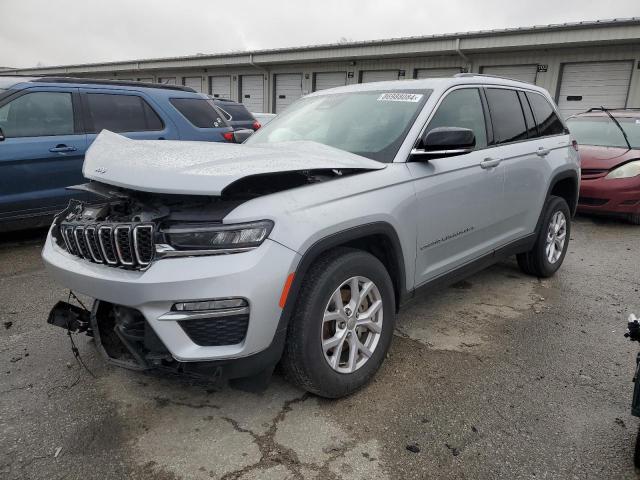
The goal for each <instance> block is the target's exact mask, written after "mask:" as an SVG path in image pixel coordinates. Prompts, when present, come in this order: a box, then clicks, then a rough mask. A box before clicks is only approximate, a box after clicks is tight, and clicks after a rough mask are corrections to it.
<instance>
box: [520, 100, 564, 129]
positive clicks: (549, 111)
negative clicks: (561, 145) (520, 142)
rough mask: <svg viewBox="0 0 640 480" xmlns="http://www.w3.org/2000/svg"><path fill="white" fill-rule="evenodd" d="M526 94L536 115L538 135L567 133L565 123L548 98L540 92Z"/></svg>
mask: <svg viewBox="0 0 640 480" xmlns="http://www.w3.org/2000/svg"><path fill="white" fill-rule="evenodd" d="M526 95H527V98H528V99H529V103H530V104H531V108H532V109H533V115H534V116H535V117H536V125H537V127H538V135H540V136H541V137H546V136H548V135H562V134H563V133H565V130H564V125H563V124H562V122H561V121H560V119H559V118H558V115H556V112H555V111H554V109H553V107H552V106H551V104H550V103H549V101H548V100H547V99H546V98H544V97H543V96H542V95H540V94H538V93H531V92H527V94H526Z"/></svg>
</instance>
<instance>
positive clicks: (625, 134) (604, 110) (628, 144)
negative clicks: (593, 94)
mask: <svg viewBox="0 0 640 480" xmlns="http://www.w3.org/2000/svg"><path fill="white" fill-rule="evenodd" d="M600 109H601V110H602V111H603V112H604V113H606V114H607V115H609V117H611V120H613V123H615V124H616V125H617V126H618V128H619V129H620V131H621V132H622V136H623V137H624V141H625V142H627V148H628V149H629V150H631V143H629V137H627V132H625V131H624V128H622V125H620V122H618V120H616V117H614V116H613V115H611V112H610V111H609V110H607V109H606V108H604V107H602V106H601V107H600Z"/></svg>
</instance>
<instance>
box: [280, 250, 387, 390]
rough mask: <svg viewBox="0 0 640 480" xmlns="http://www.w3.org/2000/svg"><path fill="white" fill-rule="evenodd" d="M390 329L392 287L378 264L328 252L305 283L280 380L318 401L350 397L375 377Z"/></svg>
mask: <svg viewBox="0 0 640 480" xmlns="http://www.w3.org/2000/svg"><path fill="white" fill-rule="evenodd" d="M394 323H395V297H394V290H393V284H392V282H391V278H390V276H389V273H388V272H387V270H386V268H385V267H384V265H383V264H382V263H381V262H380V260H378V259H377V258H376V257H374V256H373V255H371V254H369V253H367V252H364V251H361V250H354V249H349V248H339V249H336V250H333V251H331V252H330V253H328V254H327V255H325V256H324V257H323V258H321V259H320V260H318V261H316V263H314V264H313V265H312V267H311V268H310V269H309V272H308V273H307V274H306V275H305V277H304V283H303V285H302V288H301V290H300V294H299V296H298V299H297V301H296V308H295V311H294V314H293V317H292V318H291V321H290V323H289V329H288V332H287V341H286V345H285V351H284V354H283V357H282V362H281V366H282V369H283V371H284V374H285V377H286V378H287V379H288V380H289V381H291V382H292V383H294V384H296V385H298V386H299V387H301V388H303V389H305V390H307V391H309V392H312V393H315V394H316V395H319V396H321V397H326V398H339V397H343V396H345V395H349V394H351V393H353V392H355V391H356V390H358V389H359V388H361V387H362V386H364V385H366V384H367V383H368V382H369V381H370V380H371V378H372V377H373V375H374V374H375V373H376V372H377V370H378V368H379V367H380V365H381V364H382V362H383V360H384V358H385V356H386V353H387V350H388V349H389V345H390V343H391V339H392V337H393V329H394Z"/></svg>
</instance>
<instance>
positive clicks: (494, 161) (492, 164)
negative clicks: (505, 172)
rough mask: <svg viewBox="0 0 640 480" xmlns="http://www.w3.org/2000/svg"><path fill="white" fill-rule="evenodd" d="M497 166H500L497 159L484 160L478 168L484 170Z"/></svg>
mask: <svg viewBox="0 0 640 480" xmlns="http://www.w3.org/2000/svg"><path fill="white" fill-rule="evenodd" d="M498 165H500V159H499V158H485V159H484V160H483V161H481V162H480V168H484V169H487V168H493V167H497V166H498Z"/></svg>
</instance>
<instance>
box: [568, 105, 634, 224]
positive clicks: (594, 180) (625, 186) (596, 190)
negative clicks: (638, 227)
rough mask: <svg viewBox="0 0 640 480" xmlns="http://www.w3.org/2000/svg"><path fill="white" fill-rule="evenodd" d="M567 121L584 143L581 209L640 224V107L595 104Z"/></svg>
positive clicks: (581, 142) (582, 152)
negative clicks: (603, 106) (614, 106)
mask: <svg viewBox="0 0 640 480" xmlns="http://www.w3.org/2000/svg"><path fill="white" fill-rule="evenodd" d="M567 125H568V127H569V130H570V131H571V134H572V135H573V136H574V137H575V138H576V140H577V141H578V144H579V145H580V147H579V148H580V160H581V163H582V180H581V184H580V199H579V200H578V211H580V212H584V213H595V214H605V215H610V216H618V217H624V218H627V219H628V220H630V221H631V222H633V223H635V224H640V109H631V108H626V109H611V110H609V109H606V108H592V109H591V110H589V111H588V112H585V113H580V114H578V115H574V116H573V117H570V118H569V119H567Z"/></svg>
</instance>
